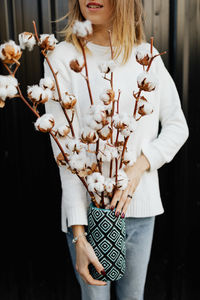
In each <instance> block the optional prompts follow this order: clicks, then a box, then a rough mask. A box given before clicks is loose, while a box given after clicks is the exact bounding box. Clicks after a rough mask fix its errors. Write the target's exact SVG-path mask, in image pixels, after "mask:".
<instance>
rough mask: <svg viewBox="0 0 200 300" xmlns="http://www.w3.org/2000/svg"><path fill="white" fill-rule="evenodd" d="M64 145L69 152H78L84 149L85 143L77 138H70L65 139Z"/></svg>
mask: <svg viewBox="0 0 200 300" xmlns="http://www.w3.org/2000/svg"><path fill="white" fill-rule="evenodd" d="M66 147H67V149H68V150H69V151H70V152H76V153H79V152H80V151H81V150H83V149H85V145H84V144H83V143H81V142H80V140H79V139H78V138H70V137H67V139H66Z"/></svg>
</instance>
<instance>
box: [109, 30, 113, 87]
mask: <svg viewBox="0 0 200 300" xmlns="http://www.w3.org/2000/svg"><path fill="white" fill-rule="evenodd" d="M108 33H109V42H110V51H111V59H113V58H114V52H113V46H112V38H111V31H110V30H108ZM110 85H111V89H112V90H113V72H111V79H110Z"/></svg>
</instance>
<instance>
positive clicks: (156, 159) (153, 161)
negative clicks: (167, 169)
mask: <svg viewBox="0 0 200 300" xmlns="http://www.w3.org/2000/svg"><path fill="white" fill-rule="evenodd" d="M142 153H143V154H144V155H145V157H146V158H147V160H148V161H149V164H150V169H149V171H154V170H157V169H159V168H160V167H162V166H163V165H164V164H165V162H166V161H165V158H164V157H163V156H162V154H161V153H160V151H159V150H158V149H157V148H156V147H155V145H153V142H149V143H144V144H143V146H142Z"/></svg>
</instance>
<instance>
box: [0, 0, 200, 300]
mask: <svg viewBox="0 0 200 300" xmlns="http://www.w3.org/2000/svg"><path fill="white" fill-rule="evenodd" d="M143 2H144V7H145V15H146V25H145V28H146V34H147V40H149V38H150V36H151V35H153V36H154V37H155V45H156V47H157V48H158V49H159V51H164V50H167V51H168V53H167V55H166V56H165V57H163V58H164V61H165V64H166V66H167V68H168V69H169V71H170V73H171V75H172V76H173V78H174V80H175V83H176V85H177V88H178V91H179V94H180V97H181V101H182V107H183V110H184V113H185V116H186V118H187V120H188V125H189V129H190V137H189V140H188V141H187V143H186V144H185V145H184V147H183V148H182V149H181V151H180V152H179V153H178V154H177V156H176V157H175V159H174V160H173V162H172V163H170V164H169V165H165V166H164V167H163V168H162V169H160V170H159V173H160V184H161V194H162V200H163V204H164V207H165V214H163V215H161V216H158V217H157V221H156V227H155V236H154V241H153V249H152V256H151V260H150V265H149V272H148V276H147V283H146V290H145V300H153V299H154V300H190V299H195V300H196V299H200V289H199V275H198V273H199V269H200V259H199V253H200V246H199V236H200V222H199V216H200V197H199V185H198V180H199V178H200V177H199V170H200V158H199V150H200V147H199V131H200V118H199V114H200V102H199V88H198V87H199V78H200V77H199V75H198V71H199V69H200V55H199V54H200V0H174V1H173V0H171V1H170V0H165V1H164V0H144V1H143ZM66 11H67V1H66V0H41V1H36V0H35V1H31V0H0V42H1V43H3V42H5V41H7V40H8V39H13V40H15V41H16V42H17V43H18V34H19V33H21V32H23V31H32V32H33V26H32V20H33V19H34V20H35V21H36V22H37V26H38V29H39V32H40V33H50V32H54V33H55V32H56V31H58V30H60V29H61V28H62V27H63V26H64V24H65V22H62V23H59V24H55V23H51V22H50V20H55V19H56V18H58V17H61V16H63V15H64V14H65V12H66ZM57 37H58V39H59V40H60V39H61V38H60V37H59V36H58V35H57ZM42 60H43V58H42V57H41V56H40V53H39V51H38V49H35V50H34V51H33V52H31V53H28V52H25V54H24V55H23V58H22V59H21V67H20V70H19V71H18V72H17V78H18V80H19V81H20V82H21V87H22V90H23V91H24V92H26V86H27V85H32V84H36V83H38V81H39V79H40V78H41V77H42V73H43V69H42ZM0 71H1V74H6V72H5V70H4V69H3V66H2V65H0ZM41 111H42V110H41ZM34 121H35V118H34V116H33V115H32V113H31V112H30V111H29V110H28V109H27V108H26V107H25V105H24V104H23V103H22V102H20V100H10V101H9V100H7V102H6V107H5V108H4V109H3V110H0V145H1V146H0V174H1V181H0V187H1V197H0V199H1V201H0V205H1V210H0V220H1V235H0V243H1V244H0V245H1V248H0V249H1V254H0V258H1V262H0V299H1V300H47V299H48V300H64V299H65V300H66V299H67V300H71V299H74V300H76V299H77V300H78V299H80V291H79V287H78V285H77V283H76V281H75V276H74V274H73V269H72V266H71V262H70V258H69V253H68V248H67V243H66V237H65V234H64V233H63V232H62V231H61V216H60V212H61V208H60V204H61V190H60V181H59V176H58V169H57V166H56V164H55V162H54V159H53V156H52V152H51V148H50V142H49V137H48V135H45V134H42V133H39V132H36V131H35V130H34V126H33V122H34ZM113 299H114V293H113ZM102 300H103V299H102ZM122 300H123V299H122Z"/></svg>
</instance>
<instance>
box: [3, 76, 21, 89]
mask: <svg viewBox="0 0 200 300" xmlns="http://www.w3.org/2000/svg"><path fill="white" fill-rule="evenodd" d="M9 85H12V86H15V87H16V86H17V85H18V81H17V79H16V78H15V77H14V76H11V75H7V76H4V75H0V87H7V86H9Z"/></svg>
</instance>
